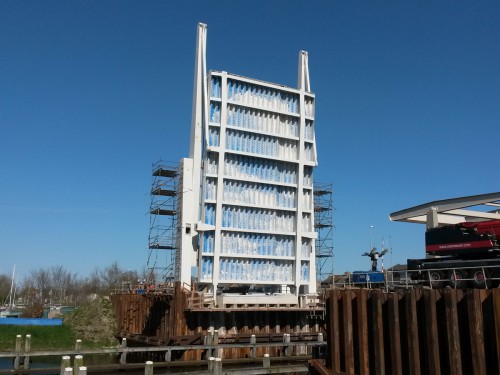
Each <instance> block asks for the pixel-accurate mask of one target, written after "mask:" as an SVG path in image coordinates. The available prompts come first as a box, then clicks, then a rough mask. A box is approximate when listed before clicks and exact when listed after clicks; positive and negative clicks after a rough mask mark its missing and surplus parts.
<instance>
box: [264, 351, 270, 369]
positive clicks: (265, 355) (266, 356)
mask: <svg viewBox="0 0 500 375" xmlns="http://www.w3.org/2000/svg"><path fill="white" fill-rule="evenodd" d="M262 365H263V366H264V368H269V367H271V358H269V354H267V353H266V354H264V359H263V361H262Z"/></svg>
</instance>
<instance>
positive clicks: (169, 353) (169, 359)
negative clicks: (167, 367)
mask: <svg viewBox="0 0 500 375" xmlns="http://www.w3.org/2000/svg"><path fill="white" fill-rule="evenodd" d="M165 362H172V351H171V350H170V349H168V350H167V351H166V352H165Z"/></svg>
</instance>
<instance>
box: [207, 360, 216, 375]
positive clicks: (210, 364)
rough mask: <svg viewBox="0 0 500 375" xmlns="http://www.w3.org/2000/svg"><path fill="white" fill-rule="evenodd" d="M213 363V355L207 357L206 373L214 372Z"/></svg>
mask: <svg viewBox="0 0 500 375" xmlns="http://www.w3.org/2000/svg"><path fill="white" fill-rule="evenodd" d="M214 363H215V357H210V358H209V359H208V373H209V374H213V373H214Z"/></svg>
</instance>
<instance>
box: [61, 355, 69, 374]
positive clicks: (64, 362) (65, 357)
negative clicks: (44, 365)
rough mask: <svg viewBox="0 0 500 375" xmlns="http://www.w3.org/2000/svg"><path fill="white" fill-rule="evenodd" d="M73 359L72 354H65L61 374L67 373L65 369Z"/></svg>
mask: <svg viewBox="0 0 500 375" xmlns="http://www.w3.org/2000/svg"><path fill="white" fill-rule="evenodd" d="M70 360H71V358H70V356H69V355H63V357H62V359H61V372H60V375H64V374H65V370H66V368H68V367H69V364H70V363H69V361H70Z"/></svg>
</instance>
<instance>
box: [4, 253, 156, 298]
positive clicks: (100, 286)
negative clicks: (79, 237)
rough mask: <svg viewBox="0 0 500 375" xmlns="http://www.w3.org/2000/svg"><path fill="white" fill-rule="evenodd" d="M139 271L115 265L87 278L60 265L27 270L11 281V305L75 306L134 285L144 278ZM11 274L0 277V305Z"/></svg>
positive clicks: (7, 288) (144, 274)
mask: <svg viewBox="0 0 500 375" xmlns="http://www.w3.org/2000/svg"><path fill="white" fill-rule="evenodd" d="M146 274H147V272H146V270H145V269H143V270H142V271H136V270H125V269H123V268H121V267H120V266H119V264H118V262H113V263H111V264H110V265H109V266H107V267H104V268H95V269H94V270H92V272H91V273H90V275H88V276H79V275H78V274H76V273H74V272H71V271H69V270H67V269H66V268H65V267H64V266H60V265H58V266H51V267H48V268H42V267H41V268H37V269H33V270H30V271H29V272H28V273H27V274H26V275H25V276H24V278H23V279H22V281H20V282H19V281H16V282H15V287H14V290H15V303H16V304H23V305H25V306H27V307H28V306H33V305H36V304H41V305H44V304H62V305H78V304H79V303H81V302H84V301H87V300H88V299H91V298H95V297H96V296H104V295H107V294H109V293H111V292H113V291H116V290H118V289H122V288H123V287H124V286H125V285H129V284H136V283H138V282H140V281H142V280H144V279H146V278H147V276H146ZM11 282H12V278H11V275H5V274H0V303H4V304H5V303H8V301H9V291H10V289H11Z"/></svg>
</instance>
